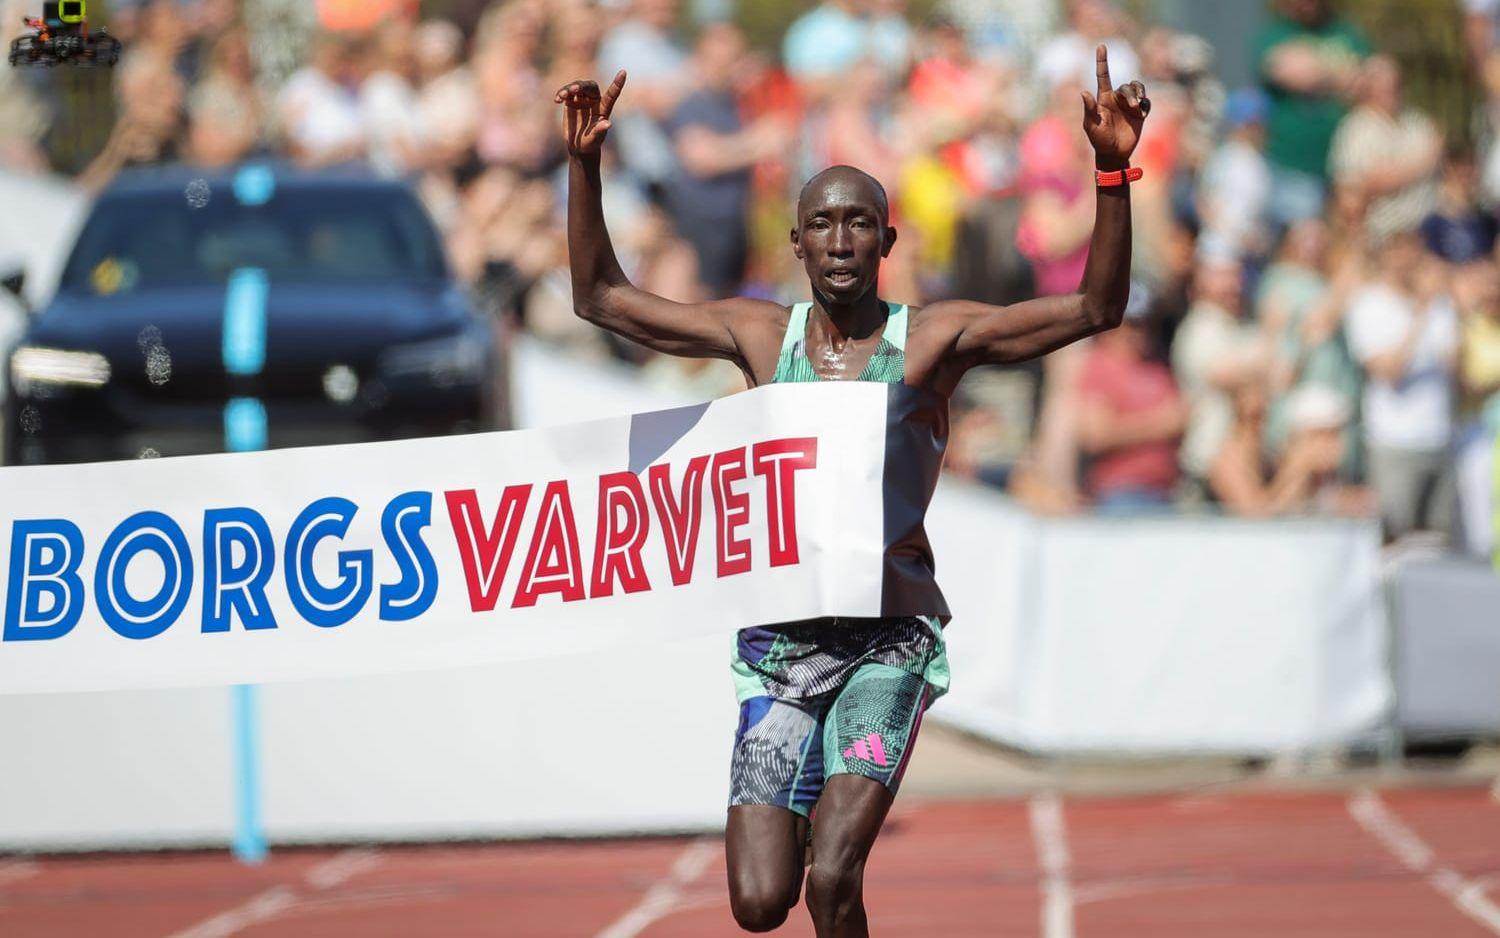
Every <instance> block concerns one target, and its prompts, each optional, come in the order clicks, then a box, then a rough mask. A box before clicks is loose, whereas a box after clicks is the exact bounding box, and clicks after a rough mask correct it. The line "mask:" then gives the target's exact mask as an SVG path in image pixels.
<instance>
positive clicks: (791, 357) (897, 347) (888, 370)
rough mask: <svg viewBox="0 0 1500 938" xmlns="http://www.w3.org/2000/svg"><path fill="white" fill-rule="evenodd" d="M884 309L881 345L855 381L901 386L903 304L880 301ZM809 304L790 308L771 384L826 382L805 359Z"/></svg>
mask: <svg viewBox="0 0 1500 938" xmlns="http://www.w3.org/2000/svg"><path fill="white" fill-rule="evenodd" d="M881 304H882V305H884V306H885V311H886V317H885V330H884V331H883V332H882V333H881V335H880V344H879V345H878V346H876V347H875V354H874V355H871V356H870V361H869V364H867V365H865V369H864V371H861V372H860V373H859V377H857V378H855V379H854V380H856V381H878V382H881V383H882V384H902V383H904V382H905V381H906V320H907V308H906V305H905V304H902V305H900V306H894V305H892V304H890V303H887V302H885V301H884V300H881ZM811 310H812V304H811V303H798V304H797V305H795V306H793V307H792V317H791V319H790V320H789V321H788V322H787V324H786V336H785V338H783V339H782V340H781V357H780V358H778V359H777V360H776V374H774V375H772V376H771V383H772V384H781V383H783V382H794V381H826V380H828V379H827V378H824V377H822V376H821V375H819V374H818V373H817V372H816V371H813V366H812V362H810V361H808V360H807V315H808V313H809V312H811Z"/></svg>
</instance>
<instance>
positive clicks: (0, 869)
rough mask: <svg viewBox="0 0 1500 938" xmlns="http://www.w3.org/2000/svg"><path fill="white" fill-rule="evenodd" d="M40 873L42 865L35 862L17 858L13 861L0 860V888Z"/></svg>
mask: <svg viewBox="0 0 1500 938" xmlns="http://www.w3.org/2000/svg"><path fill="white" fill-rule="evenodd" d="M41 871H42V865H41V864H40V863H38V862H36V861H35V860H31V859H27V858H25V857H19V858H17V859H14V860H0V886H8V885H10V884H11V883H19V882H20V881H21V880H23V879H30V878H31V877H33V876H35V875H37V874H38V873H40V872H41Z"/></svg>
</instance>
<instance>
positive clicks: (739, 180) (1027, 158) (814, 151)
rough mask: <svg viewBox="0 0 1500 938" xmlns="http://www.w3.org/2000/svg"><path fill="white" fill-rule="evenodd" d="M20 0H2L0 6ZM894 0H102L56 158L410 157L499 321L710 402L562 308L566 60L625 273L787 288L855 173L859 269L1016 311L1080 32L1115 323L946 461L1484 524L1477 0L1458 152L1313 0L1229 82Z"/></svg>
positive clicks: (1128, 23) (1055, 157) (1040, 22)
mask: <svg viewBox="0 0 1500 938" xmlns="http://www.w3.org/2000/svg"><path fill="white" fill-rule="evenodd" d="M26 6H27V5H26V4H22V3H18V2H16V0H0V14H3V16H4V17H5V19H4V20H3V21H4V22H5V23H7V24H12V23H18V22H19V17H20V15H21V13H25V12H30V11H29V10H26V9H23V7H26ZM95 6H99V4H95ZM921 6H922V11H921V13H920V15H918V14H917V13H916V12H914V11H913V10H912V9H911V8H910V5H909V4H908V2H907V0H824V2H821V3H808V4H805V5H803V7H802V9H801V12H800V14H799V15H797V16H796V17H795V19H793V20H792V21H791V22H790V24H789V28H788V29H787V30H786V31H785V34H784V38H783V39H782V40H781V43H780V45H779V48H755V47H752V45H751V44H750V43H748V42H747V40H746V37H745V35H744V34H743V33H742V31H741V29H740V28H739V27H737V26H736V25H734V18H733V15H732V14H733V12H734V4H733V3H731V2H727V0H718V2H715V0H697V2H694V3H690V4H689V3H682V2H678V0H602V2H592V0H507V2H491V3H484V2H481V0H454V2H450V3H446V4H428V5H418V4H416V3H414V2H407V0H370V2H352V0H344V2H336V0H320V2H317V3H290V2H282V0H262V2H257V3H252V4H243V5H242V4H238V3H235V2H232V0H198V2H176V0H150V2H137V3H129V2H124V0H115V2H114V3H111V4H110V5H109V7H108V10H109V14H108V15H109V25H110V29H111V32H114V33H115V34H117V35H120V36H121V37H122V38H124V39H125V41H126V43H127V54H126V57H125V59H124V60H123V61H122V62H121V63H120V65H119V66H118V68H117V69H116V70H115V72H114V74H113V78H112V82H113V95H114V99H115V120H114V123H113V125H112V131H111V132H110V134H109V136H108V139H107V142H105V144H104V145H103V147H102V149H101V150H100V152H99V153H98V154H97V156H95V157H94V158H93V159H92V161H91V162H89V163H88V165H86V166H85V167H83V168H82V170H81V173H80V175H79V179H80V181H81V182H82V183H83V184H84V185H86V186H89V187H93V188H98V187H101V186H104V185H107V183H108V181H109V179H111V178H112V177H113V175H114V174H115V173H117V172H119V171H120V169H121V168H123V167H126V166H129V165H132V164H139V163H152V162H159V161H167V160H186V161H191V162H195V163H199V164H203V165H208V166H221V165H226V164H231V163H234V162H236V161H239V160H242V159H245V158H247V157H250V156H253V155H258V154H276V155H281V156H286V157H289V158H291V159H294V160H296V161H297V162H299V163H302V164H304V165H309V166H322V165H331V164H335V163H340V162H345V161H349V160H354V159H361V160H368V161H369V162H371V163H372V164H374V165H375V166H376V167H377V168H378V169H379V170H380V171H382V172H387V173H392V174H399V175H403V176H407V177H409V178H411V179H412V180H413V181H414V183H415V184H416V185H417V186H418V187H419V189H420V191H421V193H422V195H423V197H424V199H425V201H426V203H427V205H428V206H429V208H430V209H431V211H432V214H433V217H434V218H435V219H436V221H437V223H438V225H439V227H440V228H441V230H442V231H443V233H444V235H445V237H446V239H447V243H448V247H449V252H450V257H451V260H452V263H453V265H454V268H455V269H456V271H457V272H458V274H459V275H460V276H461V277H462V278H464V279H465V280H466V281H468V282H470V283H472V284H473V286H474V288H475V290H476V291H477V295H478V296H480V297H481V298H482V299H483V301H484V302H485V303H486V304H488V305H489V307H490V308H491V309H492V310H493V311H494V312H495V314H496V315H499V316H505V317H510V318H512V319H513V320H514V321H515V323H516V324H517V325H518V326H519V327H520V328H524V329H525V330H527V331H529V332H531V333H533V334H535V335H537V336H540V337H543V338H545V339H547V340H549V341H552V342H556V343H562V344H565V345H568V346H571V347H572V348H574V349H576V350H577V351H578V352H579V353H581V354H587V355H594V356H598V357H600V358H601V359H603V358H612V359H620V360H623V361H626V362H628V363H630V364H632V365H636V366H640V367H641V368H643V369H644V374H645V377H646V379H647V380H649V381H652V382H656V383H660V384H662V385H664V386H669V387H672V388H675V389H679V390H685V391H688V392H690V393H695V394H699V395H704V396H707V395H718V394H724V393H731V392H733V391H735V390H738V389H740V388H742V387H743V379H742V378H741V376H740V375H739V374H738V372H737V371H735V370H734V369H733V368H732V367H728V366H725V365H724V364H723V363H720V362H698V361H685V360H676V359H665V358H649V357H647V356H644V355H643V354H642V353H641V352H640V351H639V350H637V349H634V348H632V347H628V346H626V345H624V344H622V343H618V342H615V341H613V340H612V339H611V338H610V337H609V336H607V335H605V334H603V333H601V332H599V331H598V330H595V329H593V328H592V327H589V326H587V325H585V324H583V323H581V322H580V321H578V320H577V319H576V318H575V317H574V316H573V315H572V312H571V299H570V289H569V283H568V278H567V274H566V267H567V256H566V243H565V240H564V234H563V231H564V226H563V224H562V220H563V215H562V210H563V205H564V201H565V188H564V178H565V173H564V171H563V158H564V154H563V151H562V147H561V137H560V133H559V127H558V121H559V116H558V113H557V110H556V108H555V106H554V105H553V104H552V93H553V91H554V90H555V89H556V88H557V87H558V86H560V85H562V84H563V83H565V82H566V81H568V80H571V79H574V78H578V77H595V78H599V79H600V80H601V81H607V80H608V79H609V77H610V76H612V75H613V74H614V72H615V71H616V70H617V69H621V68H625V69H627V70H628V72H629V76H630V78H629V84H628V87H627V89H626V91H625V94H624V96H623V98H622V101H621V104H620V106H619V108H618V109H617V111H616V119H615V122H614V130H613V131H612V133H611V145H610V146H609V147H607V148H606V150H607V156H606V165H605V173H606V177H607V178H606V187H605V194H606V195H605V197H606V205H605V212H606V217H607V219H608V221H609V224H610V227H611V231H612V233H613V236H614V239H615V244H616V246H617V249H618V251H619V253H620V255H621V259H622V262H623V263H624V265H625V266H626V268H627V270H628V272H629V273H630V275H631V276H632V277H633V278H634V279H635V281H636V282H637V283H638V284H639V285H641V286H643V287H645V288H646V289H649V290H652V291H654V292H657V293H660V294H662V295H665V296H668V297H672V298H674V299H679V300H694V299H701V298H707V297H718V296H725V295H730V294H751V295H757V296H764V297H768V298H774V299H779V300H783V301H787V302H791V301H796V300H800V299H804V298H805V294H806V290H807V287H806V282H805V279H804V278H803V277H801V276H800V268H799V266H798V264H797V262H796V260H795V258H793V256H792V253H791V251H790V249H789V248H788V246H787V231H788V228H789V226H790V220H791V219H790V215H789V211H790V204H791V198H792V196H793V195H794V194H795V192H796V190H797V188H798V187H799V186H800V183H801V182H802V180H804V179H806V178H807V177H808V176H810V175H811V174H812V173H813V172H815V171H816V170H817V169H819V168H821V167H823V166H826V165H829V164H831V163H851V164H854V165H857V166H860V167H862V168H864V169H866V170H868V171H869V172H871V173H872V174H874V175H875V176H876V177H878V178H879V179H881V180H882V182H883V183H884V184H885V186H886V188H887V189H888V191H889V193H890V198H891V207H892V214H893V223H894V224H895V225H897V226H898V228H899V229H900V231H901V238H900V241H899V244H898V246H897V248H896V250H895V252H894V253H893V254H892V256H891V258H890V259H889V262H888V265H887V267H886V268H885V269H884V272H883V275H882V283H881V290H882V294H883V295H884V296H887V297H889V298H891V299H893V300H898V301H903V302H909V303H913V304H921V303H924V302H931V301H933V300H937V299H943V298H947V297H965V298H970V299H977V300H982V301H987V302H993V303H1010V302H1015V301H1018V300H1022V299H1026V298H1029V297H1031V296H1035V295H1038V294H1045V293H1056V292H1068V291H1072V290H1074V289H1076V288H1077V286H1078V283H1079V279H1080V275H1081V272H1082V269H1083V265H1084V262H1085V259H1086V256H1087V245H1088V240H1089V236H1090V232H1091V228H1092V224H1093V208H1094V194H1093V192H1092V191H1091V190H1092V177H1091V170H1092V155H1091V152H1090V150H1089V147H1088V143H1087V141H1086V138H1085V137H1084V135H1083V133H1082V132H1081V130H1080V127H1079V121H1080V116H1081V105H1080V102H1079V94H1078V92H1079V90H1080V89H1081V88H1086V87H1090V86H1091V84H1092V81H1093V78H1092V63H1093V49H1094V47H1095V45H1096V44H1097V43H1100V42H1104V43H1106V44H1107V45H1108V47H1109V54H1110V63H1111V68H1112V71H1113V77H1114V80H1115V83H1116V84H1123V83H1124V82H1127V81H1130V80H1133V79H1140V80H1141V81H1143V82H1145V84H1146V86H1147V88H1148V90H1149V94H1150V97H1151V99H1152V102H1153V104H1154V107H1153V110H1152V113H1151V117H1150V119H1149V120H1148V122H1147V126H1146V133H1145V136H1144V138H1143V141H1142V144H1141V147H1140V149H1139V150H1138V151H1137V153H1136V157H1135V163H1136V164H1137V165H1139V166H1141V167H1142V168H1143V169H1144V170H1145V177H1144V179H1143V180H1142V181H1140V182H1138V183H1136V184H1135V185H1134V187H1133V200H1134V211H1135V235H1136V237H1135V267H1134V274H1133V276H1134V283H1133V286H1132V291H1131V298H1130V303H1129V309H1128V311H1127V317H1126V322H1125V325H1124V326H1123V327H1122V328H1120V329H1118V330H1116V331H1114V332H1111V333H1108V334H1105V335H1101V336H1099V337H1097V338H1095V339H1093V340H1091V341H1087V342H1084V343H1079V344H1078V345H1075V346H1073V347H1070V348H1068V349H1065V350H1062V351H1060V352H1058V353H1055V354H1053V355H1051V356H1048V357H1047V358H1046V359H1045V360H1043V361H1042V362H1038V363H1029V364H1026V365H1020V366H1014V367H1003V368H1002V367H993V368H985V369H980V370H978V371H976V372H975V373H973V374H972V375H971V376H970V377H969V378H968V379H966V381H965V383H964V385H963V387H962V388H961V389H960V393H959V395H958V399H957V400H956V401H955V408H954V435H953V441H952V446H951V448H950V460H949V468H950V471H952V472H955V473H959V474H962V475H965V476H969V477H972V478H974V479H977V480H980V481H982V482H984V483H987V484H992V485H996V486H1002V487H1005V488H1007V489H1008V490H1009V491H1010V492H1012V493H1013V494H1014V495H1015V497H1017V498H1018V499H1020V500H1022V501H1023V502H1025V503H1026V504H1028V505H1029V506H1031V507H1033V508H1034V509H1037V510H1040V511H1046V512H1050V513H1072V512H1080V511H1085V510H1097V511H1100V512H1108V513H1112V514H1134V515H1140V514H1147V513H1152V512H1158V511H1163V510H1174V509H1175V510H1184V509H1192V508H1200V507H1201V508H1217V509H1219V510H1222V511H1224V512H1226V513H1230V514H1234V515H1239V516H1245V517H1267V516H1275V515H1286V514H1297V513H1329V514H1343V515H1363V514H1376V515H1378V516H1379V517H1380V518H1381V520H1382V522H1383V525H1384V527H1385V531H1386V534H1387V536H1388V537H1390V538H1392V539H1394V538H1398V537H1401V536H1403V535H1406V534H1408V533H1410V532H1414V531H1436V532H1440V533H1442V534H1443V535H1444V536H1449V537H1453V538H1455V539H1456V541H1457V542H1458V543H1460V544H1463V545H1466V546H1468V547H1470V548H1472V549H1474V550H1475V551H1480V552H1488V550H1489V548H1490V540H1491V529H1492V526H1493V525H1492V516H1493V510H1492V507H1491V503H1492V498H1491V490H1492V488H1493V487H1494V482H1493V479H1494V478H1495V473H1494V471H1493V468H1492V467H1493V462H1494V460H1493V455H1492V450H1493V448H1494V441H1495V437H1496V428H1497V427H1500V267H1497V262H1496V251H1495V242H1496V221H1495V219H1496V216H1495V214H1494V209H1495V207H1496V205H1497V203H1500V147H1494V146H1492V145H1491V137H1492V136H1493V130H1492V128H1495V127H1500V0H1462V6H1463V10H1462V11H1461V14H1462V16H1463V17H1464V21H1463V28H1464V35H1465V37H1466V40H1467V45H1466V48H1467V54H1468V56H1469V61H1468V62H1467V63H1465V69H1466V70H1467V72H1468V74H1470V75H1471V76H1472V82H1473V83H1474V85H1475V87H1477V88H1478V89H1479V92H1480V99H1481V102H1482V103H1481V105H1480V107H1479V110H1478V113H1476V114H1475V115H1474V126H1475V127H1477V128H1479V129H1478V131H1477V133H1476V134H1474V135H1471V136H1476V137H1477V138H1478V140H1479V143H1478V144H1477V145H1476V146H1470V147H1459V146H1454V145H1451V144H1450V143H1449V142H1447V139H1446V138H1445V135H1444V134H1443V133H1442V132H1441V131H1440V130H1439V128H1438V126H1437V124H1436V123H1435V122H1434V120H1433V119H1432V118H1431V117H1429V116H1428V115H1425V114H1424V113H1423V112H1422V111H1420V110H1418V109H1417V108H1415V107H1413V106H1412V105H1411V104H1410V103H1409V101H1408V99H1407V96H1406V95H1405V93H1404V90H1403V87H1404V81H1403V73H1402V68H1401V66H1400V65H1399V64H1398V61H1397V59H1396V58H1394V57H1392V56H1391V55H1388V54H1382V50H1380V49H1378V48H1376V47H1375V45H1374V44H1373V43H1372V41H1371V40H1370V38H1369V37H1368V36H1366V35H1365V33H1363V32H1362V31H1361V29H1360V28H1359V27H1358V26H1356V25H1355V24H1354V23H1353V22H1351V21H1350V20H1348V19H1345V18H1343V17H1342V16H1340V15H1338V14H1337V13H1336V12H1335V11H1334V10H1333V8H1332V5H1331V4H1330V3H1328V2H1327V0H1270V2H1269V4H1268V8H1269V9H1268V14H1267V17H1266V20H1265V23H1264V25H1263V27H1262V28H1261V30H1260V32H1259V34H1258V35H1255V36H1248V37H1245V38H1244V40H1243V41H1244V42H1247V43H1252V44H1253V57H1254V68H1255V73H1256V75H1257V80H1256V83H1255V84H1253V85H1252V86H1249V87H1244V88H1237V89H1228V88H1225V87H1224V85H1223V84H1222V83H1221V82H1220V81H1218V80H1217V79H1216V78H1215V76H1214V72H1213V64H1214V50H1213V49H1212V48H1211V47H1210V45H1209V44H1208V43H1207V42H1206V41H1205V40H1204V39H1202V38H1199V37H1196V36H1193V35H1188V34H1184V33H1182V32H1178V31H1174V30H1171V29H1168V28H1164V27H1161V26H1158V25H1153V24H1151V23H1148V22H1137V21H1134V20H1132V19H1131V18H1130V17H1129V16H1127V15H1126V14H1125V13H1124V12H1123V11H1122V9H1121V6H1120V5H1119V4H1117V3H1114V2H1111V0H1053V2H1030V0H1026V2H1023V0H936V2H931V3H924V4H922V5H921ZM12 8H14V9H12ZM13 13H14V14H15V16H14V17H12V14H13ZM0 85H3V86H0V92H4V93H3V94H0V162H3V163H4V164H5V165H6V166H8V167H11V168H34V169H43V168H45V167H46V166H47V165H48V154H47V152H46V146H45V141H46V133H47V127H48V122H49V116H48V99H47V89H46V86H45V82H44V80H43V79H41V78H32V77H25V76H21V75H20V74H19V72H18V71H16V70H12V72H11V73H10V74H7V75H6V76H5V78H4V79H3V82H0ZM1449 136H1452V135H1451V134H1450V135H1449Z"/></svg>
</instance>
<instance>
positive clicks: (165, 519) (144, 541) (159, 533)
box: [94, 511, 193, 639]
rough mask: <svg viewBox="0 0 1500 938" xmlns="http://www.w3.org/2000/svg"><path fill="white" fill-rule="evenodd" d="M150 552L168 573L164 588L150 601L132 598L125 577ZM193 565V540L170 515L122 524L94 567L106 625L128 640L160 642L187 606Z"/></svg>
mask: <svg viewBox="0 0 1500 938" xmlns="http://www.w3.org/2000/svg"><path fill="white" fill-rule="evenodd" d="M146 551H150V552H151V553H154V554H156V555H157V557H158V558H160V560H161V563H162V567H163V570H164V574H165V575H164V576H163V577H162V584H161V588H160V589H159V590H157V591H156V595H154V596H151V597H150V598H148V599H137V598H135V597H134V596H132V595H130V591H129V589H127V588H126V585H125V572H126V570H128V569H129V567H130V561H131V560H133V559H134V558H135V557H136V555H137V554H140V553H144V552H146ZM192 588H193V563H192V557H191V555H190V554H189V552H188V542H187V538H186V537H185V536H184V535H183V533H182V528H181V527H179V526H178V524H177V522H176V521H173V520H172V519H171V518H170V517H169V516H167V515H165V514H163V513H161V512H159V511H142V512H138V513H137V514H134V515H131V516H130V517H129V518H126V519H125V520H124V521H123V522H121V523H120V525H119V526H118V527H116V528H115V529H114V530H113V531H111V532H110V534H109V537H108V538H107V539H105V541H104V549H103V550H101V551H100V552H99V561H98V563H97V564H96V565H95V567H94V602H95V603H97V604H98V606H99V614H100V615H101V616H103V617H104V622H105V624H106V625H108V626H109V627H110V628H111V629H114V630H115V632H117V633H119V634H120V635H122V636H124V637H125V638H134V639H143V638H154V637H155V636H157V635H160V634H161V633H162V632H165V631H166V630H167V629H168V628H169V627H170V626H171V625H172V623H173V622H176V621H177V617H178V616H180V615H182V610H183V608H184V607H185V606H187V601H188V593H190V592H191V591H192Z"/></svg>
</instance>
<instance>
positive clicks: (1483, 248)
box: [1422, 151, 1497, 264]
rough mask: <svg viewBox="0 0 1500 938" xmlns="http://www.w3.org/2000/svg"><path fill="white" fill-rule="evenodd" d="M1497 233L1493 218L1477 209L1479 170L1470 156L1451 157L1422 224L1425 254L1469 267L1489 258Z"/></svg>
mask: <svg viewBox="0 0 1500 938" xmlns="http://www.w3.org/2000/svg"><path fill="white" fill-rule="evenodd" d="M1496 233H1497V228H1496V224H1495V216H1494V215H1492V214H1491V213H1489V212H1487V211H1485V210H1484V209H1482V208H1480V207H1479V169H1478V167H1477V166H1476V165H1475V163H1474V157H1473V155H1472V154H1470V153H1468V152H1464V151H1455V152H1452V153H1450V154H1449V156H1448V159H1447V160H1446V161H1445V162H1444V163H1443V172H1442V179H1441V181H1440V182H1439V184H1438V190H1437V200H1436V204H1435V206H1434V207H1433V211H1432V214H1430V215H1428V216H1427V218H1426V219H1424V220H1423V222H1422V240H1423V241H1424V242H1426V244H1427V250H1429V251H1431V252H1432V253H1433V254H1435V255H1437V256H1438V257H1441V258H1442V259H1443V260H1445V261H1447V262H1448V263H1450V264H1471V263H1473V262H1475V261H1478V260H1482V259H1484V258H1487V257H1489V256H1490V253H1491V252H1492V251H1494V249H1495V237H1496Z"/></svg>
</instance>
